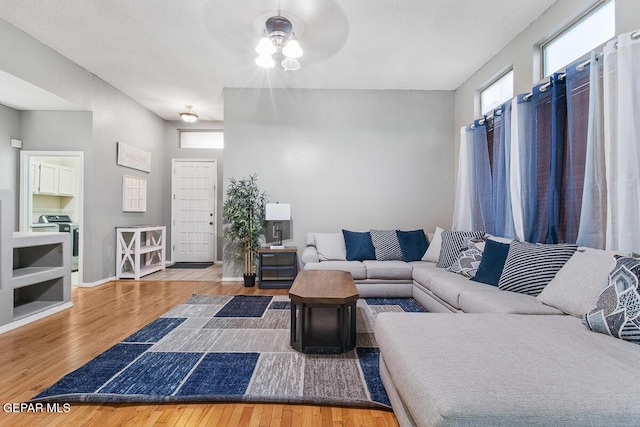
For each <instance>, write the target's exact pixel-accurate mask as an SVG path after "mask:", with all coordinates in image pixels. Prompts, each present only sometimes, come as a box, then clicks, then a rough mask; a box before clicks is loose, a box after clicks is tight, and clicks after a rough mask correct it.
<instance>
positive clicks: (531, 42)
mask: <svg viewBox="0 0 640 427" xmlns="http://www.w3.org/2000/svg"><path fill="white" fill-rule="evenodd" d="M596 2H597V0H589V1H585V0H559V1H558V2H557V3H555V4H554V5H553V6H552V7H550V8H549V9H548V10H547V11H546V12H545V13H544V14H543V15H542V16H541V17H540V18H538V19H537V20H536V21H534V22H533V23H532V24H531V25H530V26H529V27H527V28H526V29H524V30H523V31H522V32H521V33H520V34H518V36H517V37H516V38H514V39H513V40H512V41H511V42H510V43H509V44H508V45H507V46H506V47H505V48H504V49H503V50H502V51H500V52H499V53H498V54H497V55H496V56H494V57H493V58H492V59H491V60H490V61H489V62H487V64H485V65H484V66H483V67H482V68H480V69H479V70H478V71H477V72H476V73H475V74H473V76H471V77H470V78H469V79H468V80H467V81H466V82H464V83H463V84H462V85H461V86H460V87H459V88H458V89H457V90H456V94H455V128H456V158H457V153H458V145H459V143H460V134H459V129H460V128H461V127H462V126H466V125H468V124H470V123H471V122H472V121H473V120H474V119H475V118H478V117H480V103H479V91H480V90H481V89H482V88H484V87H486V85H487V84H488V83H490V82H491V81H492V80H494V79H495V78H496V77H497V76H499V75H500V74H502V73H503V72H504V71H505V70H507V69H509V68H510V67H513V70H514V94H518V93H528V92H530V91H531V88H532V87H533V86H534V85H535V84H536V83H537V82H538V81H540V79H541V78H542V74H541V72H540V59H539V56H540V55H539V47H538V46H539V45H540V44H541V43H543V42H545V41H546V40H548V39H549V38H550V37H552V36H553V35H554V34H556V33H557V32H558V31H560V30H562V29H563V28H564V27H566V26H567V25H568V24H570V23H571V22H572V21H573V20H575V19H576V18H577V17H579V16H580V15H581V14H582V13H584V12H585V11H586V10H588V9H589V8H591V7H592V6H593V5H594V4H595V3H596ZM637 29H640V1H638V0H616V33H618V34H620V33H625V32H629V31H633V30H637ZM456 168H457V163H456Z"/></svg>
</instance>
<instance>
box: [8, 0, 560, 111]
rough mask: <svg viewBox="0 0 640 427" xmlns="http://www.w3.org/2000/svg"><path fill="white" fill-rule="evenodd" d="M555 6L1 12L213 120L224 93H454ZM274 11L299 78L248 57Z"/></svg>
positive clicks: (520, 1)
mask: <svg viewBox="0 0 640 427" xmlns="http://www.w3.org/2000/svg"><path fill="white" fill-rule="evenodd" d="M556 1H557V0H483V1H476V0H349V1H341V2H339V1H337V0H297V1H294V0H278V1H276V0H273V1H256V0H188V1H185V0H134V1H132V0H64V1H61V0H29V1H24V0H23V1H2V2H0V17H1V18H3V19H5V20H6V21H8V22H10V23H12V24H13V25H15V26H16V27H18V28H20V29H22V30H23V31H25V32H26V33H28V34H31V35H32V36H33V37H35V38H36V39H38V40H40V41H41V42H42V43H44V44H45V45H47V46H49V47H51V48H52V49H54V50H56V51H58V52H60V53H61V54H62V55H64V56H66V57H67V58H69V59H71V60H72V61H74V62H76V63H77V64H79V65H81V66H82V67H84V68H86V69H87V70H89V71H90V72H92V73H93V74H96V75H97V76H99V77H101V78H102V79H103V80H105V81H107V82H109V83H110V84H112V85H113V86H115V87H116V88H118V89H119V90H121V91H122V92H124V93H125V94H127V95H128V96H130V97H131V98H133V99H135V100H137V101H138V102H140V103H141V104H143V105H145V106H146V107H147V108H149V109H150V110H151V111H153V112H155V113H156V114H158V115H160V116H161V117H164V118H165V119H169V120H175V119H177V118H178V116H177V113H178V111H180V110H182V109H184V106H185V104H192V105H193V106H194V109H195V110H196V111H197V112H198V114H199V115H200V117H201V118H202V119H208V120H222V119H223V99H222V90H223V88H225V87H234V88H244V87H280V88H282V87H284V88H330V89H424V90H453V89H456V88H457V87H458V86H460V85H461V84H462V83H463V82H464V81H465V80H466V79H467V78H469V77H470V76H471V75H472V74H473V73H474V72H475V71H476V70H477V69H479V68H480V67H481V66H482V65H483V64H485V63H486V62H487V61H488V60H489V59H491V57H493V56H494V55H495V54H496V53H498V52H499V51H500V50H501V49H502V48H503V47H504V46H505V45H506V44H507V43H508V42H509V41H511V40H512V39H513V38H514V37H515V36H516V35H517V34H518V33H520V32H521V31H522V30H523V29H524V28H526V27H527V26H528V25H529V24H530V23H531V22H533V21H534V20H535V19H537V18H538V17H539V16H540V15H541V14H542V13H543V12H544V11H545V10H546V9H547V8H548V7H549V6H551V5H552V4H553V3H555V2H556ZM278 7H280V8H281V13H282V15H284V16H286V17H288V18H290V19H291V21H292V22H293V24H294V31H295V32H296V34H297V36H298V40H299V42H300V44H301V46H302V48H303V49H304V51H305V54H304V56H303V57H302V58H301V60H300V63H301V66H302V68H301V69H300V70H299V71H295V72H284V71H283V70H282V69H279V68H277V67H276V68H274V69H271V70H263V69H260V68H258V67H257V66H256V65H255V63H254V62H253V60H254V58H255V56H256V54H255V52H254V50H253V49H254V46H255V44H256V43H257V41H258V39H259V37H260V35H261V32H262V28H263V27H264V21H265V20H266V18H268V17H269V16H272V15H275V14H277V13H276V12H277V11H278ZM0 101H1V100H0Z"/></svg>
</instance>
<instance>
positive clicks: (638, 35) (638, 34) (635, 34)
mask: <svg viewBox="0 0 640 427" xmlns="http://www.w3.org/2000/svg"><path fill="white" fill-rule="evenodd" d="M630 37H631V38H632V39H633V40H636V39H637V38H640V30H637V31H634V32H633V33H631V36H630ZM617 47H618V43H616V48H617ZM602 55H603V54H602V52H600V53H598V54H597V55H596V61H598V60H600V58H601V57H602ZM590 63H591V59H587V60H586V61H584V62H581V63H580V64H578V65H577V66H576V70H578V71H582V70H583V69H584V67H586V66H587V65H588V64H590ZM566 76H567V72H566V71H565V72H564V73H561V74H560V75H558V78H559V79H560V80H562V79H564V78H565V77H566ZM549 86H551V81H549V82H547V83H545V84H543V85H542V86H540V90H541V91H542V92H544V91H545V90H547V89H548V88H549ZM532 96H533V92H529V93H528V94H526V95H525V96H523V97H522V100H523V101H528V100H529V99H531V97H532ZM485 117H487V118H491V117H493V115H490V116H485ZM484 122H485V119H484V118H482V119H480V120H478V123H479V124H484ZM474 127H475V125H474V124H472V125H471V129H473V128H474Z"/></svg>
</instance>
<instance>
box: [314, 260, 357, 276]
mask: <svg viewBox="0 0 640 427" xmlns="http://www.w3.org/2000/svg"><path fill="white" fill-rule="evenodd" d="M304 269H305V270H341V271H347V272H349V273H351V275H352V276H353V279H354V280H364V279H366V278H367V269H366V268H365V266H364V264H363V263H362V262H360V261H322V262H312V263H309V264H305V265H304Z"/></svg>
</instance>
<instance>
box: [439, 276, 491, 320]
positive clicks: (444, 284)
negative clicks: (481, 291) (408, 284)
mask: <svg viewBox="0 0 640 427" xmlns="http://www.w3.org/2000/svg"><path fill="white" fill-rule="evenodd" d="M445 271H446V270H445ZM479 286H481V287H486V285H482V284H479V283H475V282H472V281H471V280H469V279H468V278H466V277H464V276H461V275H459V274H455V273H449V272H447V274H446V275H438V276H434V277H432V278H431V283H430V284H429V290H430V291H431V292H433V293H434V294H435V295H437V296H438V298H440V299H441V300H443V301H445V302H446V303H447V304H450V305H451V306H452V307H453V308H457V309H458V310H459V309H460V301H459V298H460V292H462V291H463V290H465V289H473V288H477V287H479Z"/></svg>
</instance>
